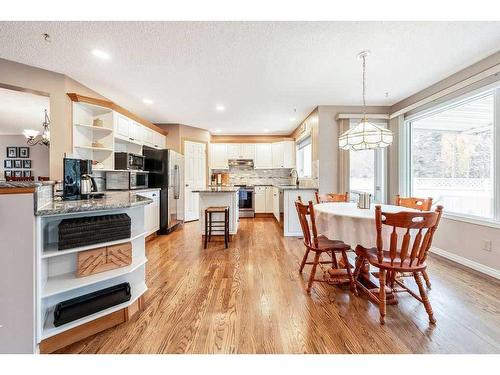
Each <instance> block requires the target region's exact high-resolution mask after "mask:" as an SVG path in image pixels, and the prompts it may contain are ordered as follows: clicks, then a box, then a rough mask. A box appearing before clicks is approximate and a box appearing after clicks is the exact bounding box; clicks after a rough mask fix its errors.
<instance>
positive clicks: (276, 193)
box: [272, 186, 280, 223]
mask: <svg viewBox="0 0 500 375" xmlns="http://www.w3.org/2000/svg"><path fill="white" fill-rule="evenodd" d="M272 191H273V214H274V217H275V218H276V220H278V223H279V222H280V189H279V188H277V187H275V186H273V187H272Z"/></svg>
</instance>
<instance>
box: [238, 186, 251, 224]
mask: <svg viewBox="0 0 500 375" xmlns="http://www.w3.org/2000/svg"><path fill="white" fill-rule="evenodd" d="M235 186H237V187H239V188H240V190H239V192H238V195H239V207H240V214H239V217H255V189H254V187H253V186H248V185H235Z"/></svg>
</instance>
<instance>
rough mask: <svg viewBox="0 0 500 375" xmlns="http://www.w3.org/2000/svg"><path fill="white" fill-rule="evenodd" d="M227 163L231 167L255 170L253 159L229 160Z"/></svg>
mask: <svg viewBox="0 0 500 375" xmlns="http://www.w3.org/2000/svg"><path fill="white" fill-rule="evenodd" d="M227 162H228V164H229V166H230V167H237V168H253V160H252V159H229V160H228V161H227Z"/></svg>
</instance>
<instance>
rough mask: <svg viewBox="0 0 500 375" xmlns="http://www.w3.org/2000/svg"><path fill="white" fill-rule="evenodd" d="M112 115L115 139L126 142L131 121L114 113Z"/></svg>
mask: <svg viewBox="0 0 500 375" xmlns="http://www.w3.org/2000/svg"><path fill="white" fill-rule="evenodd" d="M114 114H115V117H114V125H115V126H114V128H115V137H117V138H121V139H124V140H126V141H128V140H129V134H130V125H131V123H132V120H130V119H129V118H128V117H125V116H123V115H120V114H119V113H117V112H115V113H114Z"/></svg>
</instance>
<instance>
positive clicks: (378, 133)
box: [339, 51, 393, 151]
mask: <svg viewBox="0 0 500 375" xmlns="http://www.w3.org/2000/svg"><path fill="white" fill-rule="evenodd" d="M369 53H370V52H369V51H363V52H361V53H360V54H359V55H358V58H360V59H362V60H363V117H362V118H361V122H360V123H359V124H358V125H356V126H355V127H354V128H352V129H349V130H347V131H346V132H345V133H344V134H342V135H341V136H340V137H339V147H340V148H341V149H343V150H353V151H359V150H372V149H375V148H382V147H387V146H389V145H390V144H391V143H392V138H393V137H392V132H391V131H390V130H389V129H385V128H383V127H380V126H378V125H376V124H374V123H372V122H369V121H368V120H367V118H366V56H368V54H369Z"/></svg>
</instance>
